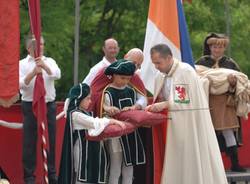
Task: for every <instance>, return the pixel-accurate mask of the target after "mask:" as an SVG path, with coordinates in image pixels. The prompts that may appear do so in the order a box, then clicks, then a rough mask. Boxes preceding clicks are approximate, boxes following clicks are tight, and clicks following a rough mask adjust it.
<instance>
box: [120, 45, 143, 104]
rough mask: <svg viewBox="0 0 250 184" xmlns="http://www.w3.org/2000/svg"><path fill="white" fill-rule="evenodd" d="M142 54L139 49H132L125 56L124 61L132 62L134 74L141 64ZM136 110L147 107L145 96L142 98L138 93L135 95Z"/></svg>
mask: <svg viewBox="0 0 250 184" xmlns="http://www.w3.org/2000/svg"><path fill="white" fill-rule="evenodd" d="M143 58H144V56H143V52H142V50H141V49H139V48H133V49H130V50H129V51H128V52H127V54H125V56H124V59H126V60H130V61H133V63H134V64H135V66H136V73H137V72H138V69H140V68H141V64H142V62H143ZM136 95H137V96H136V103H135V104H136V108H137V109H144V108H145V107H146V106H147V99H146V97H145V96H143V95H142V94H140V93H137V94H136Z"/></svg>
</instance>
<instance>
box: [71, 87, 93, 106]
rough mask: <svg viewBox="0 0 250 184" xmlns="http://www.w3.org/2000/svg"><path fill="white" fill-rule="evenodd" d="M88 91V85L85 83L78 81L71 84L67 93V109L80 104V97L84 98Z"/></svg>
mask: <svg viewBox="0 0 250 184" xmlns="http://www.w3.org/2000/svg"><path fill="white" fill-rule="evenodd" d="M89 93H90V87H89V86H88V85H87V84H85V83H80V84H77V85H75V86H73V87H72V88H71V89H70V91H69V94H68V98H69V109H73V108H75V107H78V106H79V105H80V102H81V101H82V99H84V98H85V97H86V96H88V94H89Z"/></svg>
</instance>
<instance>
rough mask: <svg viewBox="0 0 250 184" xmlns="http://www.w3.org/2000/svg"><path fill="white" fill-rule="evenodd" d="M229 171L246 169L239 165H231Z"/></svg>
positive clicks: (244, 170)
mask: <svg viewBox="0 0 250 184" xmlns="http://www.w3.org/2000/svg"><path fill="white" fill-rule="evenodd" d="M231 171H233V172H247V170H246V169H245V168H243V167H241V166H240V165H237V166H232V167H231Z"/></svg>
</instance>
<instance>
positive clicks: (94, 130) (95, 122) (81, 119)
mask: <svg viewBox="0 0 250 184" xmlns="http://www.w3.org/2000/svg"><path fill="white" fill-rule="evenodd" d="M72 120H73V129H74V130H82V129H87V130H88V134H89V135H90V136H98V135H100V134H101V133H102V131H103V130H104V128H105V127H106V126H107V125H108V124H109V121H110V120H109V119H108V118H97V117H96V118H93V117H92V116H88V115H86V114H84V113H82V112H77V111H75V112H73V113H72Z"/></svg>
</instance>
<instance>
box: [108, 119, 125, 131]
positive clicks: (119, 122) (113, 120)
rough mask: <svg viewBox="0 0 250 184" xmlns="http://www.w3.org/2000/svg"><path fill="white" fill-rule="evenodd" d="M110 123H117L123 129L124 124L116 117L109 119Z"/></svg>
mask: <svg viewBox="0 0 250 184" xmlns="http://www.w3.org/2000/svg"><path fill="white" fill-rule="evenodd" d="M110 124H114V125H119V126H120V127H121V128H122V129H125V127H126V126H125V124H124V123H123V122H122V121H119V120H116V119H110Z"/></svg>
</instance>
